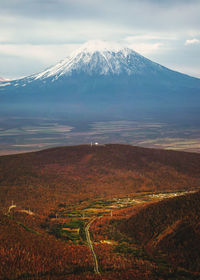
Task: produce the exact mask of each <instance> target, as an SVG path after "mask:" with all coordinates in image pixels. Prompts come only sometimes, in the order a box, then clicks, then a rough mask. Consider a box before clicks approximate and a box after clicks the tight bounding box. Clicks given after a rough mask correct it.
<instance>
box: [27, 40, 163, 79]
mask: <svg viewBox="0 0 200 280" xmlns="http://www.w3.org/2000/svg"><path fill="white" fill-rule="evenodd" d="M147 67H148V70H151V71H155V70H156V69H153V68H155V67H158V64H156V63H153V62H151V61H148V60H147V59H145V58H144V57H143V56H141V55H139V54H138V53H136V52H135V51H133V50H132V49H130V48H127V47H124V46H121V45H120V44H116V43H115V44H114V43H112V44H111V43H107V42H104V41H89V42H87V43H85V44H84V45H83V46H81V47H80V48H79V49H78V50H75V51H74V52H73V53H72V54H71V55H70V56H69V57H67V58H66V59H64V60H63V61H61V62H59V63H58V64H56V65H55V66H53V67H51V68H49V69H47V70H45V71H43V72H41V73H39V74H37V75H34V76H33V77H32V78H34V79H35V80H37V79H41V80H43V79H46V78H53V80H56V79H58V78H59V77H61V76H63V75H65V76H69V75H72V74H74V73H76V74H80V73H86V74H88V75H93V74H95V75H119V74H128V75H132V74H135V73H141V72H143V71H145V70H147ZM150 67H151V69H150Z"/></svg>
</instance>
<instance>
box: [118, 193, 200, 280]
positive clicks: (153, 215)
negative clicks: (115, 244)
mask: <svg viewBox="0 0 200 280" xmlns="http://www.w3.org/2000/svg"><path fill="white" fill-rule="evenodd" d="M199 202H200V192H196V193H192V194H186V195H184V196H180V197H175V198H170V199H166V200H163V201H160V202H158V203H153V204H151V205H147V206H146V207H144V208H143V209H142V210H141V211H139V212H138V213H136V214H135V215H132V216H131V217H130V218H129V219H127V220H126V221H123V222H122V223H121V224H120V225H119V228H120V230H121V231H122V232H124V233H126V234H127V235H128V236H130V237H131V238H132V239H133V240H134V241H135V242H137V243H138V244H140V245H142V246H144V247H145V248H146V250H147V251H149V252H150V253H151V254H152V255H154V256H156V254H157V253H158V252H159V253H160V257H161V256H162V257H163V258H164V259H165V260H167V261H169V262H171V263H172V265H173V266H174V267H183V268H185V269H187V270H190V271H196V272H200V265H199V261H200V253H199V252H200V246H199V244H200V243H199V240H200V218H199V210H200V203H199ZM157 257H158V256H157ZM188 279H190V278H188ZM194 279H198V277H197V278H194Z"/></svg>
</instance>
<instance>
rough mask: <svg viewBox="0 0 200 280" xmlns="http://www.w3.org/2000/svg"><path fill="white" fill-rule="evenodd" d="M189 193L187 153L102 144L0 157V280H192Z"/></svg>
mask: <svg viewBox="0 0 200 280" xmlns="http://www.w3.org/2000/svg"><path fill="white" fill-rule="evenodd" d="M199 187H200V154H195V153H186V152H176V151H164V150H156V149H147V148H139V147H134V146H128V145H114V144H113V145H111V144H110V145H102V146H101V145H98V146H90V145H80V146H73V147H60V148H54V149H48V150H44V151H40V152H32V153H25V154H18V155H8V156H1V157H0V206H1V208H0V279H7V280H11V279H74V280H75V279H127V280H128V279H136V280H137V279H138V280H140V279H150V280H151V279H152V280H153V279H185V280H186V279H200V266H199V263H200V255H199V252H200V248H199V245H198V244H200V242H199V241H200V219H199V210H200V192H199ZM88 234H90V237H88V236H87V235H88ZM86 237H87V238H86ZM90 238H91V240H90ZM88 239H89V241H88ZM90 242H91V244H90ZM92 244H93V249H94V253H92V251H91V245H92ZM95 258H96V262H97V265H96V266H98V267H96V268H95ZM94 271H96V273H95V272H94Z"/></svg>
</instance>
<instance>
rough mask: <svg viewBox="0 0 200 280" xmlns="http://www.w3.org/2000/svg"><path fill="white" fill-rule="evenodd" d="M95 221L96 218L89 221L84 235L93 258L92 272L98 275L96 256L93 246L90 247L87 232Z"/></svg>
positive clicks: (88, 233)
mask: <svg viewBox="0 0 200 280" xmlns="http://www.w3.org/2000/svg"><path fill="white" fill-rule="evenodd" d="M95 219H96V218H94V219H93V220H92V221H90V222H89V224H88V225H87V226H86V227H85V234H86V239H87V243H88V246H89V248H90V250H91V252H92V256H93V259H94V272H95V273H96V274H100V272H99V265H98V261H97V256H96V254H95V252H94V248H93V245H92V242H91V239H90V232H89V229H90V226H91V223H92V222H94V220H95Z"/></svg>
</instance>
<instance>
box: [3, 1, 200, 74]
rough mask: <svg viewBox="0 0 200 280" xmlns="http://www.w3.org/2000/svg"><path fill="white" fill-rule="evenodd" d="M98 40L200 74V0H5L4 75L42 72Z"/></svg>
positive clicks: (182, 70)
mask: <svg viewBox="0 0 200 280" xmlns="http://www.w3.org/2000/svg"><path fill="white" fill-rule="evenodd" d="M94 39H100V40H106V41H116V42H121V43H123V44H126V45H127V46H129V47H131V48H133V49H134V50H135V51H137V52H139V53H140V54H142V55H144V56H146V57H148V58H150V59H152V60H154V61H156V62H158V63H160V64H162V65H164V66H167V67H169V68H171V69H174V70H178V71H180V72H183V73H186V74H189V75H193V76H196V77H199V78H200V0H0V77H5V78H17V77H21V76H25V75H30V74H33V73H37V72H40V71H42V70H44V68H47V67H49V66H51V65H53V64H55V63H57V62H58V61H59V60H61V59H63V58H65V57H66V56H68V55H69V54H70V52H71V51H72V50H74V49H75V48H78V47H79V46H80V45H81V44H82V43H85V42H86V41H88V40H94Z"/></svg>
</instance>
